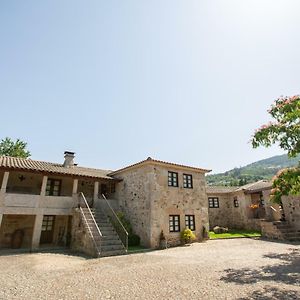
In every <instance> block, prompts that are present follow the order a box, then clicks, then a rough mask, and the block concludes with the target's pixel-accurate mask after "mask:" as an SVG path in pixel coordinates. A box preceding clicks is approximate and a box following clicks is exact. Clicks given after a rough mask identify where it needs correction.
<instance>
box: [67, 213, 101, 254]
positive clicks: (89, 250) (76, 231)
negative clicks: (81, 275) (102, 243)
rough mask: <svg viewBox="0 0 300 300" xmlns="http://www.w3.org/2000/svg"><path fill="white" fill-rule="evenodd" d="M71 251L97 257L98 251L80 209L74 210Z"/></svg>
mask: <svg viewBox="0 0 300 300" xmlns="http://www.w3.org/2000/svg"><path fill="white" fill-rule="evenodd" d="M71 237H72V238H71V250H72V251H74V252H79V253H84V254H87V255H89V256H92V257H97V253H96V249H95V246H94V243H93V240H92V237H91V235H90V234H89V232H88V229H87V228H86V226H85V225H84V221H83V220H82V218H81V213H80V210H79V209H78V208H76V209H74V214H73V218H72V233H71Z"/></svg>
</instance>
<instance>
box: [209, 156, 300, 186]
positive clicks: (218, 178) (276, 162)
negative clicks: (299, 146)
mask: <svg viewBox="0 0 300 300" xmlns="http://www.w3.org/2000/svg"><path fill="white" fill-rule="evenodd" d="M299 160H300V155H298V156H296V157H293V158H289V157H288V156H287V155H286V154H283V155H277V156H273V157H270V158H267V159H263V160H260V161H257V162H254V163H252V164H249V165H247V166H244V167H240V168H234V169H232V170H230V171H227V172H225V173H219V174H212V175H207V176H206V181H207V184H208V185H222V186H241V185H244V184H247V183H251V182H255V181H258V180H261V179H266V180H269V179H271V178H272V177H273V176H275V175H276V173H277V172H278V171H279V170H281V169H283V168H288V167H294V166H297V165H298V162H299Z"/></svg>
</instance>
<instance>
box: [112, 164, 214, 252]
mask: <svg viewBox="0 0 300 300" xmlns="http://www.w3.org/2000/svg"><path fill="white" fill-rule="evenodd" d="M206 172H209V170H205V169H201V168H195V167H188V166H183V165H178V164H173V163H167V162H163V161H159V160H154V159H152V158H148V159H147V160H144V161H142V162H139V163H137V164H134V165H131V166H129V167H126V168H123V169H121V170H118V171H115V172H112V173H110V176H113V177H114V178H116V179H119V180H120V181H119V183H118V184H117V185H116V194H115V198H116V199H118V203H119V206H120V209H121V210H122V211H124V212H125V214H126V215H127V216H128V218H129V220H130V222H131V224H132V226H133V229H134V231H135V232H136V233H137V234H138V235H139V236H140V237H141V240H142V244H143V245H144V246H148V247H152V248H155V247H157V246H158V244H159V236H160V233H161V231H163V232H164V235H165V236H166V238H167V240H168V243H169V244H170V245H175V244H179V243H180V231H182V230H183V229H185V228H186V227H189V228H191V229H192V230H193V231H194V232H195V234H196V238H197V239H198V240H201V239H203V234H204V233H205V231H207V230H208V223H209V222H208V204H207V197H206V190H205V173H206Z"/></svg>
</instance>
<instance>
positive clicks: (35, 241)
mask: <svg viewBox="0 0 300 300" xmlns="http://www.w3.org/2000/svg"><path fill="white" fill-rule="evenodd" d="M43 217H44V216H43V214H39V215H36V216H35V221H34V227H33V234H32V242H31V250H35V249H38V248H39V246H40V238H41V232H42V224H43Z"/></svg>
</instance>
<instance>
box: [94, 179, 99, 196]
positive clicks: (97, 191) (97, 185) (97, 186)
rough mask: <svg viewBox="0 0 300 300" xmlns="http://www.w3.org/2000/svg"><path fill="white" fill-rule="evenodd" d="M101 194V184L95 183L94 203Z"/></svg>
mask: <svg viewBox="0 0 300 300" xmlns="http://www.w3.org/2000/svg"><path fill="white" fill-rule="evenodd" d="M98 194H99V182H98V181H95V183H94V201H95V200H97V199H98Z"/></svg>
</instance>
